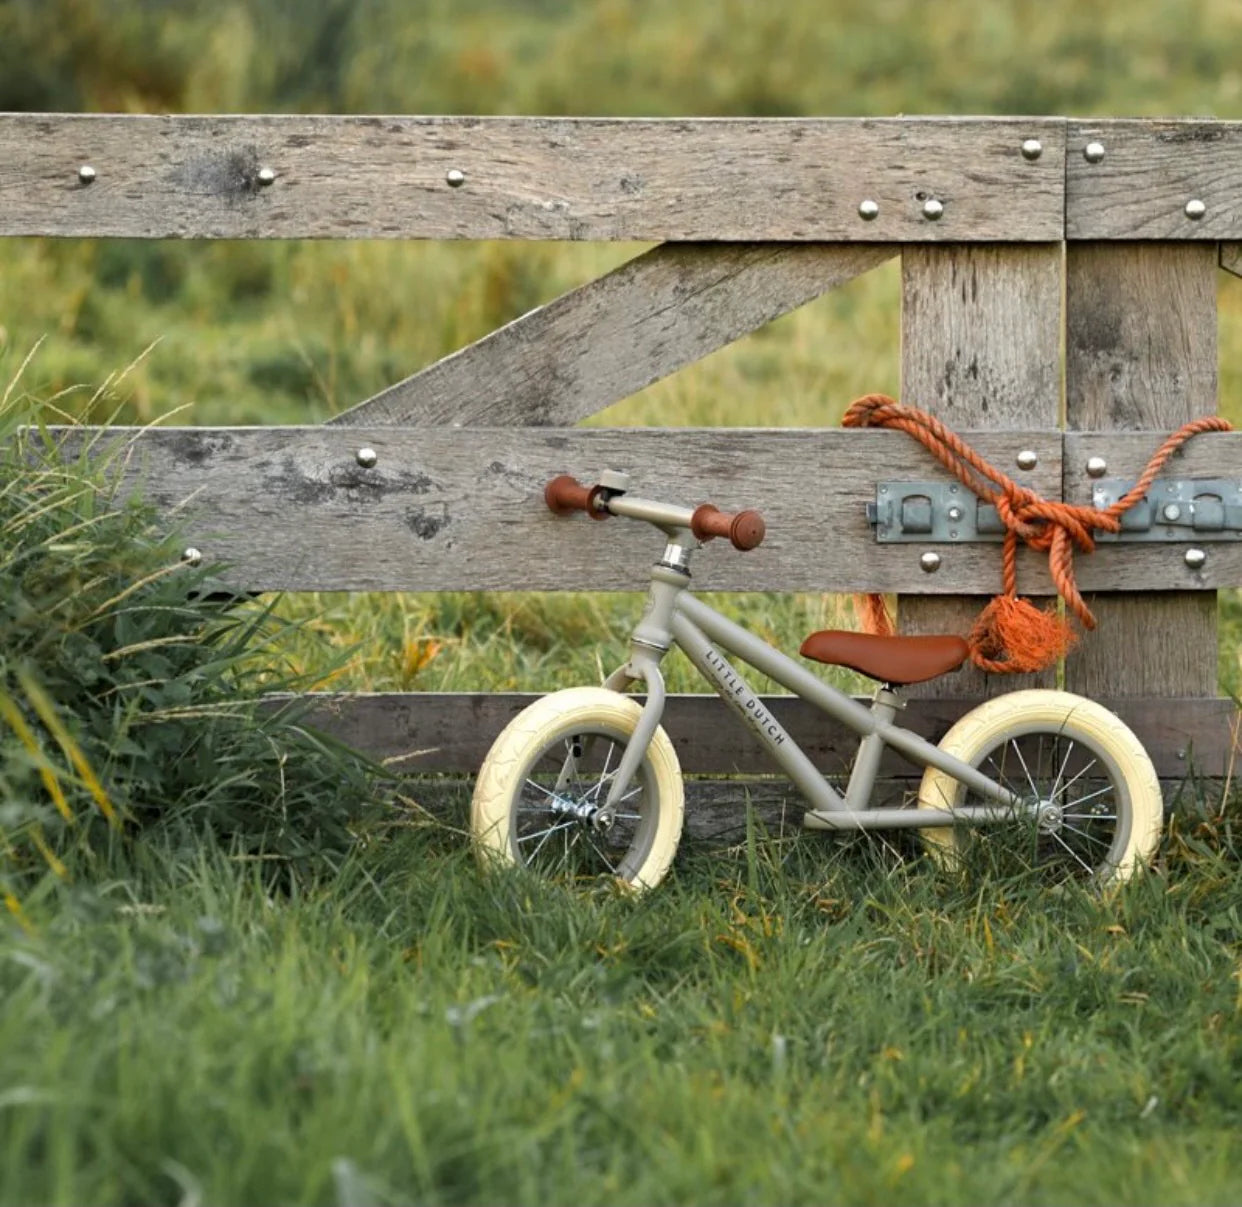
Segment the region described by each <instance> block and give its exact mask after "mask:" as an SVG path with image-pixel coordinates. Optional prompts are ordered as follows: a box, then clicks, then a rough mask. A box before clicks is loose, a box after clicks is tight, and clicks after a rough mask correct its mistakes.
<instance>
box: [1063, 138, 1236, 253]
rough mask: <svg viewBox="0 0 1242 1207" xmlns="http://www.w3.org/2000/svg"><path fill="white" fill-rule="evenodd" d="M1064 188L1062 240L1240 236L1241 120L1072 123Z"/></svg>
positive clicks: (1211, 238) (1220, 237)
mask: <svg viewBox="0 0 1242 1207" xmlns="http://www.w3.org/2000/svg"><path fill="white" fill-rule="evenodd" d="M1089 146H1094V147H1095V148H1102V149H1103V153H1102V156H1099V152H1098V151H1095V152H1093V154H1092V156H1091V158H1090V159H1089V158H1088V154H1087V148H1088V147H1089ZM1097 156H1099V157H1098V158H1097ZM1065 189H1066V193H1065V232H1066V238H1067V239H1201V240H1217V239H1238V238H1242V200H1240V197H1242V122H1218V121H1199V120H1193V119H1178V120H1158V121H1153V120H1151V119H1143V120H1136V121H1130V120H1121V121H1083V122H1076V121H1071V122H1070V123H1069V138H1068V141H1067V145H1066V164H1065ZM1191 202H1198V203H1200V204H1201V206H1202V211H1201V212H1200V211H1198V210H1197V209H1196V208H1195V207H1194V206H1191V208H1190V210H1189V211H1188V210H1187V206H1188V204H1190V203H1191ZM1194 213H1199V216H1198V217H1197V218H1196V217H1192V216H1191V215H1192V214H1194Z"/></svg>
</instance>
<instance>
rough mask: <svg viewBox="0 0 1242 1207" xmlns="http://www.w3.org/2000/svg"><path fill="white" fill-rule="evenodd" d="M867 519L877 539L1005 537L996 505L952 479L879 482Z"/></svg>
mask: <svg viewBox="0 0 1242 1207" xmlns="http://www.w3.org/2000/svg"><path fill="white" fill-rule="evenodd" d="M867 520H868V522H869V523H871V524H874V525H875V539H876V540H877V541H878V542H879V543H880V544H882V545H886V544H903V543H913V542H918V543H919V544H924V545H925V544H928V543H932V544H959V543H962V542H964V541H1003V540H1004V539H1005V526H1004V524H1002V523H1001V520H1000V516H998V515H997V514H996V508H995V507H993V506H992V505H991V504H990V503H985V502H983V500H982V499H980V498H978V497H977V496H976V495H975V494H974V493H973V492H972V491H970V490H968V489H967V488H966V487H965V486H960V485H959V484H958V483H956V482H953V483H946V482H881V483H880V484H879V485H878V486H877V487H876V492H875V502H874V503H868V504H867Z"/></svg>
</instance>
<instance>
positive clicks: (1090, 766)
mask: <svg viewBox="0 0 1242 1207" xmlns="http://www.w3.org/2000/svg"><path fill="white" fill-rule="evenodd" d="M1099 761H1100V760H1099V759H1092V760H1091V762H1089V763H1088V764H1087V765H1086V766H1085V767H1084V768H1083V769H1082V770H1081V771H1080V772H1079V773H1078V774H1077V775H1076V776H1074V778H1073V779H1072V780H1070V782H1069V783H1068V784H1066V785H1065V791H1066V792H1068V791H1069V790H1070V789H1071V788H1072V787H1073V786H1074V785H1075V784H1076V783H1078V781H1079V780H1080V779H1082V777H1083V776H1084V775H1086V774H1087V772H1088V771H1090V770H1091V768H1092V767H1094V766H1095V765H1096V763H1098V762H1099ZM1110 787H1111V785H1110ZM1103 791H1105V792H1107V791H1109V788H1104V789H1103Z"/></svg>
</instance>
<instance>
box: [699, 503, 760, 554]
mask: <svg viewBox="0 0 1242 1207" xmlns="http://www.w3.org/2000/svg"><path fill="white" fill-rule="evenodd" d="M690 531H691V532H693V533H694V535H695V536H696V537H698V538H699V540H701V541H706V540H710V539H711V538H712V537H714V536H725V537H728V538H729V541H730V543H731V544H732V545H733V548H734V549H740V550H742V552H745V551H746V550H747V549H754V548H756V547H757V546H758V545H760V544H762V543H763V537H764V534H765V533H766V532H767V526H766V525H765V524H764V522H763V516H761V515H760V514H759V513H758V512H757V511H751V510H749V509H748V510H746V511H739V512H738V513H737V514H736V515H730V514H729V513H728V512H727V511H721V510H720V508H719V507H716V506H714V505H713V504H711V503H704V504H703V505H702V506H701V507H696V508H695V510H694V515H693V516H691V518H690Z"/></svg>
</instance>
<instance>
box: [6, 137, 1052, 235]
mask: <svg viewBox="0 0 1242 1207" xmlns="http://www.w3.org/2000/svg"><path fill="white" fill-rule="evenodd" d="M1064 138H1065V129H1064V122H1063V121H1061V120H1058V119H1025V118H1024V119H997V118H977V119H976V118H969V119H962V118H914V119H907V118H889V119H842V118H838V119H832V118H829V119H814V118H807V119H784V118H775V119H747V118H707V119H693V120H639V119H613V118H525V117H514V118H505V117H488V118H464V117H295V116H287V117H285V116H277V117H269V116H242V117H147V116H113V115H66V114H10V115H7V116H0V199H2V200H0V235H77V236H101V235H108V236H130V237H135V238H178V239H186V238H209V239H217V238H224V239H240V238H247V239H256V238H328V237H331V238H348V239H407V238H422V239H596V240H618V239H619V240H637V241H663V240H719V239H727V240H739V241H756V240H798V241H804V240H834V241H836V240H861V241H865V242H877V241H878V242H889V241H898V242H900V241H920V242H926V241H943V240H953V241H975V240H989V239H1009V240H1023V241H1025V240H1044V241H1049V240H1058V239H1060V238H1061V232H1062V226H1063V212H1064V194H1065V179H1064V172H1063V170H1062V161H1063V152H1064ZM1032 140H1033V141H1032ZM1035 143H1038V144H1039V146H1040V153H1039V155H1038V156H1036V157H1031V154H1030V151H1029V148H1030V147H1032V146H1033V145H1034V144H1035ZM1024 144H1026V145H1027V147H1028V152H1027V153H1026V154H1024V153H1023V145H1024ZM84 168H89V169H90V171H89V172H87V173H83V171H82V170H83V169H84ZM864 202H869V203H871V205H873V206H874V207H875V208H874V212H873V211H872V210H871V209H870V208H869V207H865V206H864V205H863V203H864ZM929 203H934V204H933V205H929Z"/></svg>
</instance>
